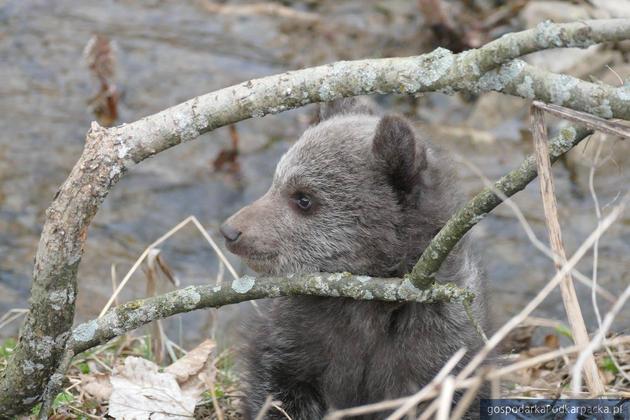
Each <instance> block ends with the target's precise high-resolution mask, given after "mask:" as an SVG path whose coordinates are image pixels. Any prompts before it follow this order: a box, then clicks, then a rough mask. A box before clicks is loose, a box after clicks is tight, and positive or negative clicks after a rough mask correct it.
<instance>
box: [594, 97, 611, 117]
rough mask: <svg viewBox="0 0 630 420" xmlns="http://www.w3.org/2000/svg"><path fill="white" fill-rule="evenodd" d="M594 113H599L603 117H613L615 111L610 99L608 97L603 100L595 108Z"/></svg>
mask: <svg viewBox="0 0 630 420" xmlns="http://www.w3.org/2000/svg"><path fill="white" fill-rule="evenodd" d="M593 114H595V115H599V116H600V117H602V118H612V117H613V112H612V109H611V108H610V101H609V100H608V99H604V100H602V102H601V103H600V104H599V105H597V106H596V107H594V108H593Z"/></svg>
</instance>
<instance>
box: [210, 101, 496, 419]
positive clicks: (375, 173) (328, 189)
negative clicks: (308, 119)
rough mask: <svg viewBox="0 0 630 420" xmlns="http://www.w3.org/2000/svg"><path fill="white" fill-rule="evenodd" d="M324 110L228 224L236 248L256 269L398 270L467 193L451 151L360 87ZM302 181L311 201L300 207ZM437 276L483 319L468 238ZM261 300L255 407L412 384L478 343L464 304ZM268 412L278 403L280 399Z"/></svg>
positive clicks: (311, 408)
mask: <svg viewBox="0 0 630 420" xmlns="http://www.w3.org/2000/svg"><path fill="white" fill-rule="evenodd" d="M322 117H323V120H322V121H321V122H320V123H319V124H317V125H315V126H312V127H310V128H309V129H308V130H307V131H306V132H305V133H304V134H303V135H302V137H301V138H300V139H299V140H298V142H297V143H296V144H295V145H294V146H293V147H292V148H291V149H290V150H289V151H288V152H287V153H286V154H285V155H284V156H283V157H282V159H281V160H280V163H279V164H278V167H277V169H276V173H275V176H274V179H273V183H272V186H271V188H270V189H269V191H268V192H267V193H266V194H265V195H264V196H263V197H262V198H260V199H259V200H258V201H256V202H255V203H253V204H251V205H250V206H247V207H245V208H243V209H242V210H240V211H239V212H238V213H236V214H235V215H233V216H232V217H231V218H229V219H228V220H227V222H226V223H225V224H224V225H223V227H222V231H223V232H224V235H225V236H226V238H227V239H226V243H227V246H228V248H229V249H230V250H231V251H232V252H234V253H236V254H238V255H239V256H241V257H242V258H243V259H244V260H245V262H246V263H247V264H248V265H249V266H250V267H251V268H252V269H254V270H255V271H257V272H259V273H261V274H289V273H293V272H318V271H322V272H343V271H348V272H351V273H353V274H365V275H370V276H380V277H400V276H402V275H404V274H405V273H407V272H409V271H410V270H411V268H412V267H413V265H414V263H415V262H416V261H417V259H418V257H419V256H420V254H421V253H422V251H423V249H424V248H425V247H426V245H427V244H428V242H429V240H430V239H431V238H432V237H433V236H434V235H435V233H437V231H438V230H439V229H440V227H441V226H442V225H443V224H444V222H445V221H446V220H447V219H448V217H449V216H450V215H451V214H452V213H453V212H454V211H455V210H456V208H457V207H458V205H459V204H460V195H459V193H458V191H457V186H456V183H455V181H454V177H453V171H452V168H451V166H450V164H449V161H448V159H447V158H446V157H445V156H444V155H443V154H442V153H441V152H439V151H438V150H437V149H436V148H435V147H434V146H432V145H431V144H430V143H429V142H427V141H426V140H425V139H423V138H421V137H420V136H418V135H417V134H416V133H415V132H414V130H413V129H412V127H411V126H410V125H409V123H408V122H407V121H405V120H404V119H402V118H400V117H397V116H385V117H382V118H380V117H378V116H374V115H371V114H368V113H367V108H366V107H365V106H357V105H356V102H355V101H352V100H351V101H343V102H342V103H341V104H340V103H339V102H338V103H335V104H333V105H332V106H329V107H326V108H324V111H323V112H322ZM300 194H302V195H304V194H306V195H308V197H309V198H310V200H311V203H312V204H311V207H310V208H309V209H308V210H306V211H304V210H301V209H300V207H299V205H298V203H297V200H300V198H303V197H302V196H301V195H300ZM301 203H302V204H304V203H305V202H304V201H301ZM230 239H231V240H230ZM438 281H449V282H454V283H456V284H458V285H461V286H466V287H469V288H471V289H473V290H474V291H476V292H477V295H478V296H477V299H476V300H475V303H474V311H475V314H476V316H477V317H478V318H479V319H480V320H481V322H482V324H484V323H485V321H486V320H485V310H484V308H483V300H484V296H483V295H484V292H483V287H482V285H481V283H480V281H481V279H480V275H479V270H478V267H477V262H476V260H475V259H474V258H473V257H472V255H471V253H470V250H469V246H468V245H467V243H466V241H464V242H463V243H461V244H460V245H459V246H458V247H457V249H456V250H455V251H454V252H453V254H452V255H451V256H449V258H448V259H447V261H446V262H445V263H444V266H443V268H442V270H441V271H440V273H439V275H438ZM264 310H265V313H264V316H262V317H259V318H257V319H254V320H251V321H250V322H249V323H248V326H247V330H248V334H249V339H248V340H249V344H248V347H247V351H246V356H245V365H246V375H245V382H246V384H247V386H246V389H245V403H244V411H245V415H246V417H247V418H254V417H255V416H256V413H257V412H258V411H259V409H260V408H261V406H262V405H263V403H264V401H265V398H266V397H267V395H272V396H273V398H274V399H276V400H280V401H282V407H283V408H284V409H285V410H286V411H287V412H288V413H289V414H290V415H291V417H292V418H294V419H318V418H321V417H322V416H323V415H324V414H325V413H326V412H328V411H329V410H332V409H339V408H347V407H351V406H357V405H362V404H366V403H371V402H376V401H380V400H384V399H387V398H395V397H400V396H405V395H409V394H411V393H413V392H414V391H416V390H418V389H419V388H421V387H422V386H424V385H425V384H426V383H427V382H428V381H430V380H431V378H432V377H433V376H434V375H435V374H436V373H437V371H438V370H439V369H440V368H441V367H442V366H443V364H444V362H445V361H446V360H448V358H449V357H450V356H451V355H452V354H453V353H454V352H455V351H457V350H458V349H459V348H461V347H467V348H468V349H469V353H471V352H473V351H474V350H475V349H476V348H478V347H479V345H480V339H479V337H478V336H477V335H476V333H475V331H474V328H473V327H472V326H471V324H470V323H469V321H468V320H467V317H466V315H465V313H464V310H463V308H462V307H461V305H459V304H432V305H427V304H417V303H401V304H394V303H384V302H372V301H354V300H351V299H341V298H316V297H292V298H281V299H275V300H272V301H270V302H269V303H268V306H267V307H266V308H265V309H264ZM382 417H383V414H382V413H380V414H379V415H376V416H374V417H364V418H382ZM268 418H283V416H282V415H281V414H280V413H279V412H277V411H275V410H272V411H271V412H269V414H268Z"/></svg>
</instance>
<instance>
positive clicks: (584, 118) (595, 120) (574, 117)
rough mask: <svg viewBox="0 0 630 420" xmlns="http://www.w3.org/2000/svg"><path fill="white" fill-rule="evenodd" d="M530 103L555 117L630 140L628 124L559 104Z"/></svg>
mask: <svg viewBox="0 0 630 420" xmlns="http://www.w3.org/2000/svg"><path fill="white" fill-rule="evenodd" d="M532 105H533V106H534V107H536V108H540V109H543V110H545V111H546V112H548V113H550V114H551V115H555V116H556V117H560V118H562V119H565V120H568V121H572V122H574V123H578V124H583V125H585V126H586V127H588V128H590V129H591V130H595V131H601V132H602V133H606V134H611V135H613V136H617V137H621V138H622V139H625V140H630V126H628V125H626V124H622V123H618V122H615V121H610V120H605V119H603V118H600V117H598V116H595V115H593V114H587V113H586V112H582V111H576V110H573V109H570V108H565V107H563V106H559V105H554V104H546V103H544V102H540V101H534V102H532Z"/></svg>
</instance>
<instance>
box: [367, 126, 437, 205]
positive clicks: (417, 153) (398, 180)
mask: <svg viewBox="0 0 630 420" xmlns="http://www.w3.org/2000/svg"><path fill="white" fill-rule="evenodd" d="M417 145H422V146H423V144H422V143H417V141H416V136H415V134H414V132H413V128H412V127H411V126H410V125H409V123H408V122H407V121H406V120H405V119H404V118H402V117H399V116H396V115H386V116H384V117H383V118H381V120H380V121H379V123H378V125H377V126H376V132H375V134H374V140H373V141H372V152H373V153H374V156H376V158H377V159H379V160H380V161H381V162H382V163H383V165H384V168H385V172H386V173H387V175H388V176H389V179H390V182H391V183H392V185H393V187H394V188H395V189H396V190H397V191H401V192H403V193H409V192H411V190H412V189H413V186H414V185H415V183H416V182H417V177H418V176H419V172H420V171H422V170H423V169H425V167H426V152H425V149H424V147H417Z"/></svg>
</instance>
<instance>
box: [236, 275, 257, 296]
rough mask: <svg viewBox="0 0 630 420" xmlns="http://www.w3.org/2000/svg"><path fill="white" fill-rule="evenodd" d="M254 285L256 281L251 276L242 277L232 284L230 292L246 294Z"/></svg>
mask: <svg viewBox="0 0 630 420" xmlns="http://www.w3.org/2000/svg"><path fill="white" fill-rule="evenodd" d="M254 284H256V279H255V278H254V277H251V276H243V277H240V278H238V279H236V280H234V281H233V282H232V290H234V291H235V292H236V293H247V292H249V291H250V290H251V289H252V287H254Z"/></svg>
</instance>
